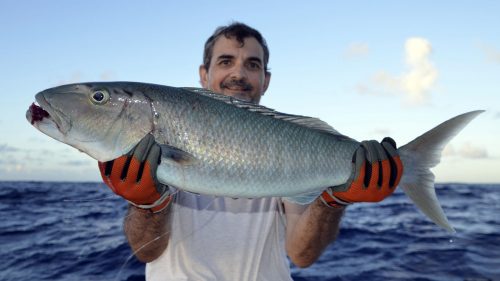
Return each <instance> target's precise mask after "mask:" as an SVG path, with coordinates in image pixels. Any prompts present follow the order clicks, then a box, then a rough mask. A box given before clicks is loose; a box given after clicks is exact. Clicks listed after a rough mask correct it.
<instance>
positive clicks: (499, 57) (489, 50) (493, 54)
mask: <svg viewBox="0 0 500 281" xmlns="http://www.w3.org/2000/svg"><path fill="white" fill-rule="evenodd" d="M481 49H482V50H483V52H484V54H485V56H486V60H487V61H489V62H493V63H500V50H498V49H496V48H495V47H493V46H490V45H486V44H483V45H482V46H481Z"/></svg>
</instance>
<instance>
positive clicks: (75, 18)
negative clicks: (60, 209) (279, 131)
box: [0, 0, 500, 182]
mask: <svg viewBox="0 0 500 281" xmlns="http://www.w3.org/2000/svg"><path fill="white" fill-rule="evenodd" d="M499 14H500V2H497V1H411V2H410V1H308V2H307V4H306V2H303V1H297V2H292V1H245V2H243V1H241V2H240V1H22V0H20V1H13V0H12V1H9V0H4V1H0V40H1V41H0V79H1V83H0V89H1V91H0V93H1V96H2V102H1V103H0V109H1V112H2V114H1V115H0V180H77V181H81V180H84V181H94V180H99V174H98V170H97V165H96V163H95V161H94V160H92V159H91V158H90V157H88V156H86V155H85V154H83V153H80V152H78V151H76V150H75V149H73V148H71V147H69V146H66V145H64V144H62V143H58V142H57V141H54V140H52V139H50V138H49V137H47V136H45V135H43V134H42V133H40V132H38V131H37V130H36V129H34V128H33V127H31V125H30V124H29V123H28V122H27V121H26V120H25V117H24V116H25V112H26V109H27V108H28V106H29V105H30V104H31V103H32V102H33V101H34V95H35V94H36V93H37V92H39V91H41V90H43V89H46V88H49V87H53V86H56V85H59V84H64V83H72V82H79V81H113V80H129V81H141V82H150V83H158V84H165V85H171V86H199V83H198V81H199V79H198V66H199V65H200V63H201V60H202V47H203V44H204V42H205V40H206V38H207V37H208V36H209V35H210V34H211V33H212V32H213V30H214V29H215V28H216V27H217V26H219V25H224V24H228V23H230V22H231V21H233V20H236V21H242V22H244V23H247V24H249V25H251V26H253V27H255V28H257V29H258V30H260V31H261V32H262V34H263V35H264V37H265V38H266V39H267V42H268V45H269V47H270V51H271V56H270V63H269V67H270V68H271V72H272V79H271V86H270V88H269V90H268V91H267V93H266V95H265V96H264V98H263V99H262V101H261V102H262V104H264V105H267V106H269V107H272V108H275V109H277V110H280V111H284V112H287V113H294V114H302V115H309V116H314V117H318V118H320V119H322V120H324V121H326V122H328V123H329V124H331V125H332V126H333V127H335V128H336V129H337V130H339V131H340V132H342V133H344V134H347V135H349V136H352V137H354V138H356V139H358V140H362V139H379V140H380V139H382V138H383V137H384V136H387V135H390V136H392V137H393V138H394V139H396V141H397V142H398V144H400V145H402V144H404V143H406V142H409V141H411V140H412V139H413V138H415V137H417V136H418V135H420V134H421V133H423V132H425V131H426V130H428V129H430V128H432V127H434V126H435V125H437V124H439V123H440V122H442V121H444V120H446V119H448V118H450V117H453V116H455V115H457V114H460V113H463V112H467V111H471V110H476V109H485V110H487V111H486V113H484V114H482V115H481V116H480V117H478V118H477V119H476V120H474V121H473V122H472V123H471V124H470V125H469V126H468V127H467V128H466V129H465V130H464V131H463V132H462V133H461V134H460V135H459V136H458V137H456V138H455V139H454V140H453V141H452V143H451V145H449V146H448V147H447V148H446V150H445V153H444V157H443V159H442V162H441V164H440V165H439V167H437V168H436V169H435V170H434V171H435V173H436V177H437V180H438V181H440V182H449V181H454V182H500V172H499V170H500V169H499V168H500V148H499V144H500V124H499V123H500V29H499V28H498V26H500V17H498V15H499Z"/></svg>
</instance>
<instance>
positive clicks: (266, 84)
mask: <svg viewBox="0 0 500 281" xmlns="http://www.w3.org/2000/svg"><path fill="white" fill-rule="evenodd" d="M270 82H271V72H267V71H266V73H265V74H264V91H262V96H263V95H264V93H265V92H266V91H267V88H268V87H269V83H270Z"/></svg>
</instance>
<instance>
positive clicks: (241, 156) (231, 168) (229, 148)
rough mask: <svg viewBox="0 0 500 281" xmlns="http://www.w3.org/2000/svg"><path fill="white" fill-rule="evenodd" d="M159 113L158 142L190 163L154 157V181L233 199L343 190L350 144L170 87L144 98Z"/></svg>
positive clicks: (354, 147)
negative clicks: (184, 154)
mask: <svg viewBox="0 0 500 281" xmlns="http://www.w3.org/2000/svg"><path fill="white" fill-rule="evenodd" d="M149 96H150V98H151V99H152V100H154V101H156V102H155V106H156V107H157V108H158V109H159V110H158V111H159V112H161V113H162V115H161V116H159V121H158V124H160V127H161V128H158V129H157V131H155V132H153V133H154V135H155V138H156V139H157V141H158V142H159V143H163V144H168V145H170V146H173V147H175V148H178V149H181V150H183V151H185V152H187V153H189V154H190V155H192V156H193V157H194V158H195V159H196V160H195V161H193V162H192V163H189V164H186V165H183V164H179V163H178V162H175V161H172V160H171V159H166V158H162V163H161V165H160V166H159V168H158V171H157V175H158V179H159V180H160V181H161V182H163V183H165V184H169V185H172V186H176V187H179V188H182V189H183V190H187V191H191V192H196V193H208V194H215V195H225V196H233V197H263V196H293V195H298V194H304V193H310V192H317V191H321V190H324V189H325V188H326V187H328V186H332V185H338V184H341V183H344V182H345V181H346V180H347V177H348V176H349V173H350V171H351V164H350V161H351V158H352V155H353V152H354V150H355V149H356V147H357V146H358V143H357V142H355V141H352V140H346V139H343V138H338V137H337V136H336V135H334V134H328V133H325V132H320V131H318V130H313V129H310V128H306V127H304V126H301V125H297V124H293V123H291V122H287V121H283V120H279V119H276V118H274V117H272V116H265V115H263V114H260V113H258V112H252V111H250V110H247V109H242V108H238V107H236V106H232V105H230V104H227V103H224V102H222V101H219V100H216V99H213V98H210V97H207V96H203V95H200V94H197V93H193V92H190V91H184V90H180V89H175V88H172V91H170V90H169V91H168V93H166V94H161V95H155V96H152V95H151V94H150V95H149Z"/></svg>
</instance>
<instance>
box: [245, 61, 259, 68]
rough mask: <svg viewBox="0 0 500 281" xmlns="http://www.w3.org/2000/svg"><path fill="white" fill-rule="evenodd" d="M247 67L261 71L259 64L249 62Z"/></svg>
mask: <svg viewBox="0 0 500 281" xmlns="http://www.w3.org/2000/svg"><path fill="white" fill-rule="evenodd" d="M248 67H249V68H250V69H261V67H260V64H258V63H256V62H250V63H248Z"/></svg>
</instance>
